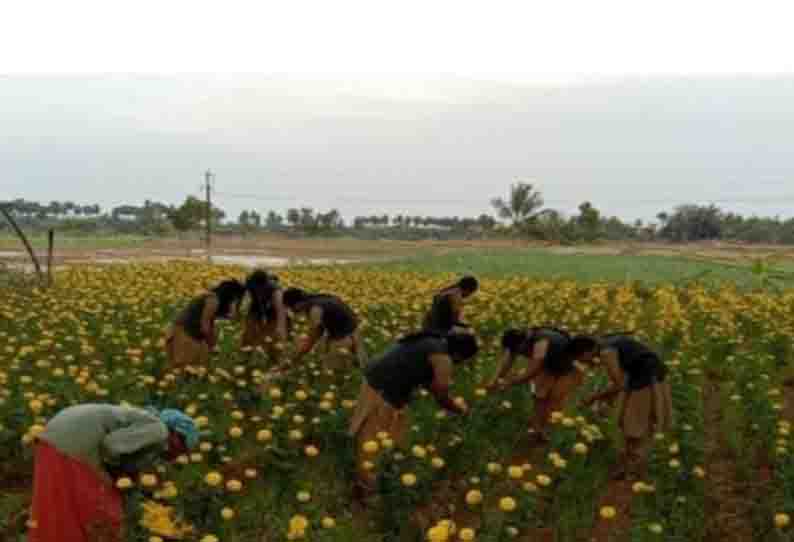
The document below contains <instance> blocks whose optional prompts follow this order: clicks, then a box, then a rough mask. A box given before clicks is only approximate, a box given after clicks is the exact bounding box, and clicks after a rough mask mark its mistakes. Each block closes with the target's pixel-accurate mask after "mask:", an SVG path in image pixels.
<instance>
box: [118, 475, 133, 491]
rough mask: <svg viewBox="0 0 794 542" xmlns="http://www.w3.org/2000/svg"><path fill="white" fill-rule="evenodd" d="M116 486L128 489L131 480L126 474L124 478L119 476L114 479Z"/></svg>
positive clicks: (130, 485)
mask: <svg viewBox="0 0 794 542" xmlns="http://www.w3.org/2000/svg"><path fill="white" fill-rule="evenodd" d="M116 487H117V488H119V489H129V488H131V487H132V480H130V479H129V478H127V477H126V476H125V477H124V478H119V479H118V480H116Z"/></svg>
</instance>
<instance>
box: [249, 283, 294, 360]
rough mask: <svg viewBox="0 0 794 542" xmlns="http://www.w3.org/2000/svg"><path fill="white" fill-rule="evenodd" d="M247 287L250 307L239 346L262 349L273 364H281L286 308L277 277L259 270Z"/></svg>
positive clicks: (285, 333) (286, 325)
mask: <svg viewBox="0 0 794 542" xmlns="http://www.w3.org/2000/svg"><path fill="white" fill-rule="evenodd" d="M245 288H246V290H247V291H248V294H249V296H250V297H251V305H250V307H249V309H248V314H247V315H246V318H245V323H244V325H243V334H242V337H241V339H240V344H241V346H242V347H243V348H244V349H251V348H256V347H262V348H264V349H265V350H266V351H267V355H268V357H269V360H270V362H271V363H277V362H278V361H279V357H280V356H279V354H280V352H279V349H278V344H279V343H280V342H282V341H284V340H286V338H287V327H288V318H287V309H286V308H285V306H284V301H283V297H284V296H283V290H282V288H281V286H280V285H279V282H278V277H276V276H275V275H271V274H270V273H267V272H266V271H262V270H257V271H254V272H253V273H251V275H249V276H248V279H247V280H246V282H245Z"/></svg>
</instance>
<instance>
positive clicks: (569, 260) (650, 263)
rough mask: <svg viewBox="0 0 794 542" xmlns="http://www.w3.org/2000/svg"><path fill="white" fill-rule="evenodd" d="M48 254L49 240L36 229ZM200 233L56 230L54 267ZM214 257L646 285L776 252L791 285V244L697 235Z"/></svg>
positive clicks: (156, 254)
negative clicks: (682, 241)
mask: <svg viewBox="0 0 794 542" xmlns="http://www.w3.org/2000/svg"><path fill="white" fill-rule="evenodd" d="M31 242H32V243H33V245H34V248H35V250H36V252H38V253H39V254H40V255H43V254H44V251H45V248H46V239H45V238H44V237H33V238H32V239H31ZM203 248H204V244H203V242H202V241H201V239H199V238H197V237H194V238H191V239H176V238H146V237H136V236H117V237H101V236H98V237H60V236H58V237H56V250H55V257H56V258H55V265H56V266H59V265H63V264H68V263H77V262H80V263H90V262H99V263H118V262H121V261H143V260H153V259H157V260H162V259H169V258H189V257H193V258H202V259H203V256H202V253H201V252H194V251H201V249H203ZM213 254H214V255H216V256H218V259H217V260H216V262H217V263H220V262H226V263H240V264H242V265H248V266H254V265H264V266H267V267H281V266H283V265H286V264H287V263H292V264H294V263H296V262H299V263H306V264H313V265H317V264H320V265H322V264H324V263H327V262H330V261H343V262H360V263H358V264H357V265H363V266H365V267H377V268H379V269H386V270H394V271H411V272H422V273H449V274H461V273H474V274H477V275H482V276H489V277H497V278H504V277H509V276H512V275H523V276H533V277H538V278H543V279H553V278H568V279H575V280H578V281H584V282H595V281H611V282H614V281H620V282H623V281H641V282H645V283H659V282H674V283H675V282H684V281H687V280H691V279H694V278H698V279H702V280H705V281H732V282H735V283H737V284H739V285H740V286H752V285H755V284H757V283H758V278H759V277H757V276H756V275H755V274H754V273H753V272H752V268H751V265H752V263H753V261H754V259H757V258H766V257H769V256H774V258H775V263H774V264H773V271H774V274H775V276H776V277H777V279H778V280H779V282H780V284H782V285H785V286H794V248H792V247H769V246H748V245H730V244H726V243H699V244H689V245H666V244H661V243H659V244H629V243H601V244H596V245H587V246H574V247H561V246H542V245H540V244H534V245H531V244H528V243H522V242H520V241H511V240H505V239H502V240H487V241H482V240H470V241H465V240H457V241H419V242H414V241H392V240H389V241H386V240H360V239H355V238H327V239H326V238H287V237H283V236H278V235H268V234H261V235H257V236H245V237H242V236H226V235H224V236H218V237H217V238H215V239H214V240H213ZM4 261H13V262H16V263H25V262H27V255H26V254H25V253H24V249H23V247H22V246H21V244H20V242H19V241H18V240H17V239H16V238H14V237H11V236H9V235H8V234H5V235H1V236H0V263H2V262H4Z"/></svg>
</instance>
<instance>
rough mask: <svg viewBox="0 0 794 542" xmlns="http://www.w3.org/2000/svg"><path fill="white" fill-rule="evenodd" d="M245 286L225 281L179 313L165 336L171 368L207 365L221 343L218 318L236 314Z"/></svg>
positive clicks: (231, 316)
mask: <svg viewBox="0 0 794 542" xmlns="http://www.w3.org/2000/svg"><path fill="white" fill-rule="evenodd" d="M244 296H245V287H244V286H243V285H242V284H240V282H239V281H237V280H226V281H223V282H221V283H220V284H219V285H218V286H216V287H215V288H213V289H212V290H210V291H209V292H208V293H206V294H204V295H202V296H200V297H197V298H196V299H193V300H192V301H191V302H190V303H189V304H188V306H187V307H186V308H185V309H184V310H183V311H182V312H181V313H180V314H179V316H177V318H176V321H175V322H174V324H173V325H172V326H171V329H170V330H169V331H168V334H167V335H166V338H165V351H166V355H167V357H168V361H169V363H170V367H171V368H172V369H184V368H185V367H188V366H193V367H197V366H205V365H206V364H207V363H208V362H209V357H210V353H211V352H213V351H214V350H215V346H216V344H217V342H218V337H217V333H216V330H215V320H217V319H218V318H229V319H232V318H234V317H235V315H236V313H237V310H238V308H239V305H240V302H241V301H242V299H243V297H244Z"/></svg>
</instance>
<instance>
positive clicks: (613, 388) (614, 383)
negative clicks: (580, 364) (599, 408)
mask: <svg viewBox="0 0 794 542" xmlns="http://www.w3.org/2000/svg"><path fill="white" fill-rule="evenodd" d="M601 363H603V364H604V366H605V367H606V370H607V374H608V375H609V386H608V387H607V389H605V390H604V391H602V392H599V393H596V394H594V395H592V396H591V397H589V398H588V399H586V400H585V401H584V404H585V405H592V404H593V403H596V402H598V401H604V400H607V399H611V398H612V397H614V396H615V395H617V394H619V393H620V392H622V391H623V390H624V388H625V384H624V376H623V371H622V370H621V369H620V362H619V359H618V353H617V352H616V351H615V350H613V349H608V350H604V351H603V352H602V353H601Z"/></svg>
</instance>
